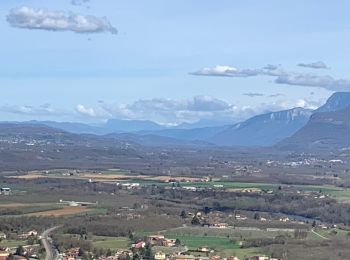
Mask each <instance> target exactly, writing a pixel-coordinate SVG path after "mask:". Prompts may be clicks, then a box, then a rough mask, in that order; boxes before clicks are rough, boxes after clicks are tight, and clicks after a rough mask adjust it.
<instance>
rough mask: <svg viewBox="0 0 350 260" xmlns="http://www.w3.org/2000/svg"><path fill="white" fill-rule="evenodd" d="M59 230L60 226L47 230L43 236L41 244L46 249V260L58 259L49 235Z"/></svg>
mask: <svg viewBox="0 0 350 260" xmlns="http://www.w3.org/2000/svg"><path fill="white" fill-rule="evenodd" d="M57 228H59V226H56V227H52V228H49V229H46V230H45V231H44V232H43V233H42V234H41V242H42V243H43V246H44V247H45V251H46V257H45V260H54V259H56V258H57V254H56V253H55V250H54V249H53V247H52V244H51V242H50V240H49V235H50V234H51V233H52V232H53V231H54V230H56V229H57Z"/></svg>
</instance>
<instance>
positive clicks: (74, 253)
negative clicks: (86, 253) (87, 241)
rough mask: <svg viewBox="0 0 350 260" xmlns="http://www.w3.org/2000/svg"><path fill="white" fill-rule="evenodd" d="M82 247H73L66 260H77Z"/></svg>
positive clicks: (65, 257) (66, 254)
mask: <svg viewBox="0 0 350 260" xmlns="http://www.w3.org/2000/svg"><path fill="white" fill-rule="evenodd" d="M79 251H80V247H73V248H70V249H68V250H66V252H65V256H64V258H63V259H64V260H75V259H77V258H78V257H79Z"/></svg>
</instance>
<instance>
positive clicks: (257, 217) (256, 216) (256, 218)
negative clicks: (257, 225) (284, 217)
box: [254, 212, 260, 220]
mask: <svg viewBox="0 0 350 260" xmlns="http://www.w3.org/2000/svg"><path fill="white" fill-rule="evenodd" d="M254 219H255V220H259V219H260V214H259V212H255V213H254Z"/></svg>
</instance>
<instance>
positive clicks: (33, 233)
mask: <svg viewBox="0 0 350 260" xmlns="http://www.w3.org/2000/svg"><path fill="white" fill-rule="evenodd" d="M37 235H38V232H37V231H36V230H31V231H29V232H27V233H23V234H21V235H19V238H21V239H27V238H28V237H32V236H37Z"/></svg>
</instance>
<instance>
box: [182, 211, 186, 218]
mask: <svg viewBox="0 0 350 260" xmlns="http://www.w3.org/2000/svg"><path fill="white" fill-rule="evenodd" d="M180 217H181V218H186V217H187V214H186V212H185V211H184V210H183V211H181V214H180Z"/></svg>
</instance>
